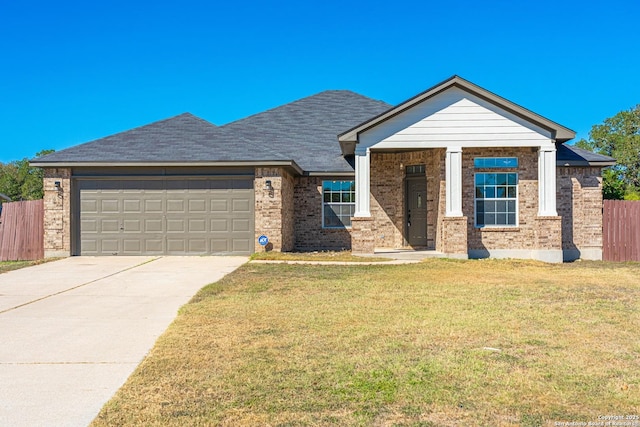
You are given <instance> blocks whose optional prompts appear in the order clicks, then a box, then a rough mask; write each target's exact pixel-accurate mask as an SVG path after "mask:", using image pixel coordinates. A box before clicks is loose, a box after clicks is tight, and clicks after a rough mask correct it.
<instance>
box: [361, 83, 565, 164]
mask: <svg viewBox="0 0 640 427" xmlns="http://www.w3.org/2000/svg"><path fill="white" fill-rule="evenodd" d="M552 138H553V135H552V133H551V131H549V130H546V129H543V128H541V127H540V126H537V125H535V124H532V123H530V122H528V121H526V120H525V119H523V118H521V117H519V116H516V115H515V114H513V113H510V112H508V111H506V110H503V109H501V108H499V107H498V106H496V105H494V104H492V103H490V102H488V101H485V100H484V99H482V98H480V97H477V96H475V95H472V94H470V93H468V92H466V91H464V90H462V89H459V88H450V89H448V90H446V91H444V92H442V93H440V94H438V95H435V96H434V97H432V98H430V99H429V100H427V101H425V102H423V103H420V104H418V105H415V106H414V107H412V108H410V109H409V110H406V111H404V112H402V113H400V114H398V115H397V116H395V117H392V118H390V119H388V120H386V121H385V122H383V123H380V124H379V125H377V126H375V127H373V128H371V129H368V130H366V131H364V132H362V133H361V134H360V137H359V143H358V146H357V148H356V149H357V150H358V151H359V152H364V150H365V149H367V148H372V149H375V150H380V149H384V150H390V149H406V148H442V147H447V146H454V147H455V146H459V147H540V146H544V145H549V144H550V143H551V139H552Z"/></svg>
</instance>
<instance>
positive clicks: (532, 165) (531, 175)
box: [462, 148, 559, 250]
mask: <svg viewBox="0 0 640 427" xmlns="http://www.w3.org/2000/svg"><path fill="white" fill-rule="evenodd" d="M476 157H517V158H518V168H517V169H504V170H501V172H502V171H504V172H517V173H518V221H519V226H518V227H517V228H513V227H504V228H476V227H475V217H474V214H475V209H474V192H475V188H474V174H475V172H482V171H484V170H483V169H475V168H474V165H473V160H474V158H476ZM486 171H487V172H495V169H491V170H486ZM462 187H463V190H462V211H463V213H464V215H465V216H466V217H467V231H468V233H469V235H468V246H469V249H470V250H492V249H494V250H495V249H536V240H537V233H536V227H537V222H536V221H535V220H536V218H537V217H538V149H537V148H482V149H479V148H475V149H471V148H467V149H464V150H463V151H462ZM557 249H559V248H557Z"/></svg>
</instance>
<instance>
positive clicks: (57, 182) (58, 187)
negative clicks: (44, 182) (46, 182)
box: [53, 181, 62, 191]
mask: <svg viewBox="0 0 640 427" xmlns="http://www.w3.org/2000/svg"><path fill="white" fill-rule="evenodd" d="M53 185H55V186H56V190H58V191H62V186H61V185H60V181H56V182H54V183H53Z"/></svg>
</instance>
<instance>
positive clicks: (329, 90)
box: [220, 89, 389, 128]
mask: <svg viewBox="0 0 640 427" xmlns="http://www.w3.org/2000/svg"><path fill="white" fill-rule="evenodd" d="M330 93H348V94H351V95H356V96H358V97H359V98H362V99H366V100H369V101H374V102H379V103H383V104H387V105H389V104H388V103H387V102H385V101H381V100H379V99H373V98H369V97H368V96H366V95H362V94H361V93H358V92H354V91H352V90H348V89H327V90H323V91H321V92H317V93H314V94H313V95H308V96H304V97H302V98H298V99H294V100H293V101H290V102H287V103H286V104H282V105H278V106H276V107H273V108H269V109H267V110H263V111H260V112H257V113H254V114H251V115H248V116H246V117H242V118H240V119H237V120H234V121H232V122H229V123H225V124H223V125H220V128H224V127H226V126H229V125H231V124H237V123H239V122H242V121H244V120H247V119H251V118H254V117H256V116H260V115H263V114H265V113H271V112H273V111H276V110H281V109H284V108H290V107H292V106H294V105H296V104H298V103H300V102H303V101H308V100H310V99H312V98H316V97H319V96H320V95H323V94H330Z"/></svg>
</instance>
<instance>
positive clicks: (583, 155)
mask: <svg viewBox="0 0 640 427" xmlns="http://www.w3.org/2000/svg"><path fill="white" fill-rule="evenodd" d="M615 163H616V159H614V158H613V157H609V156H604V155H602V154H598V153H593V152H591V151H588V150H583V149H582V148H578V147H575V146H573V145H567V144H561V145H558V151H557V153H556V164H557V165H558V166H611V165H614V164H615Z"/></svg>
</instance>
